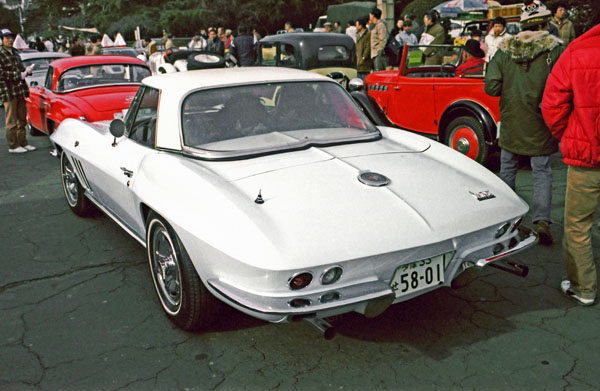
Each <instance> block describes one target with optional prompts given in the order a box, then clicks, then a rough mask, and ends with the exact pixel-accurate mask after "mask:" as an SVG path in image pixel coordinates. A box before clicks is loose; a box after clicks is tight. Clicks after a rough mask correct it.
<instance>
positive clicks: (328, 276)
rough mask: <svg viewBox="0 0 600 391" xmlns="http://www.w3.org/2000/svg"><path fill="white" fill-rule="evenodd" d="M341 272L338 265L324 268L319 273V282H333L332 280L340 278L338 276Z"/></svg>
mask: <svg viewBox="0 0 600 391" xmlns="http://www.w3.org/2000/svg"><path fill="white" fill-rule="evenodd" d="M342 272H343V270H342V268H341V267H339V266H334V267H331V268H329V269H327V270H325V272H324V273H323V274H321V284H323V285H329V284H333V283H334V282H336V281H337V280H339V279H340V277H341V276H342Z"/></svg>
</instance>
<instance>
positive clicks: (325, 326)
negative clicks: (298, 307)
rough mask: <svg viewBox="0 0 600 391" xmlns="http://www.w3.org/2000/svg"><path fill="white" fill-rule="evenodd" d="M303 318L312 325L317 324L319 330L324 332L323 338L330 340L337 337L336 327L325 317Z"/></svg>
mask: <svg viewBox="0 0 600 391" xmlns="http://www.w3.org/2000/svg"><path fill="white" fill-rule="evenodd" d="M303 319H304V320H305V321H307V322H308V323H310V324H311V325H313V326H315V327H316V328H317V330H319V331H320V332H321V333H322V334H323V338H325V339H326V340H328V341H329V340H330V339H333V337H335V327H333V326H332V325H330V324H329V322H327V321H326V320H325V319H323V318H316V317H313V318H303Z"/></svg>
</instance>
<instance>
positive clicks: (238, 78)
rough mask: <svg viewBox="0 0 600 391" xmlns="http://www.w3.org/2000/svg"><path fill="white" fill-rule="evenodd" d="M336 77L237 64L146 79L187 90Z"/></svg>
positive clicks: (159, 86) (152, 83)
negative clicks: (238, 65)
mask: <svg viewBox="0 0 600 391" xmlns="http://www.w3.org/2000/svg"><path fill="white" fill-rule="evenodd" d="M301 80H315V81H318V80H324V81H332V80H333V79H331V78H329V77H326V76H322V75H319V74H317V73H314V72H307V71H301V70H298V69H292V68H278V67H236V68H218V69H201V70H193V71H186V72H174V73H167V74H161V75H155V76H149V77H147V78H145V79H144V80H143V81H142V83H143V84H145V85H148V86H150V87H154V88H157V89H160V90H164V89H168V90H171V91H173V90H177V91H181V93H182V95H183V94H185V93H187V91H190V90H195V89H200V88H210V87H219V86H231V85H240V84H253V83H268V82H280V81H301Z"/></svg>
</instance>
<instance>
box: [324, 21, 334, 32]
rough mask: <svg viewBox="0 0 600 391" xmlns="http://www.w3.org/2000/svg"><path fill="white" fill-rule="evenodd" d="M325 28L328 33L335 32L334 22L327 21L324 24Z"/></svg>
mask: <svg viewBox="0 0 600 391" xmlns="http://www.w3.org/2000/svg"><path fill="white" fill-rule="evenodd" d="M323 29H324V30H325V32H326V33H332V32H333V24H331V23H330V22H325V24H324V25H323Z"/></svg>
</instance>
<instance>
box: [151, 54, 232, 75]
mask: <svg viewBox="0 0 600 391" xmlns="http://www.w3.org/2000/svg"><path fill="white" fill-rule="evenodd" d="M148 66H149V67H150V71H151V72H152V74H153V75H158V74H162V73H173V72H185V71H188V70H196V69H212V68H225V66H226V62H225V59H224V58H223V57H221V56H219V55H218V54H216V53H213V52H209V51H206V50H197V49H169V50H167V51H166V52H155V53H152V54H151V55H150V58H148Z"/></svg>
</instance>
